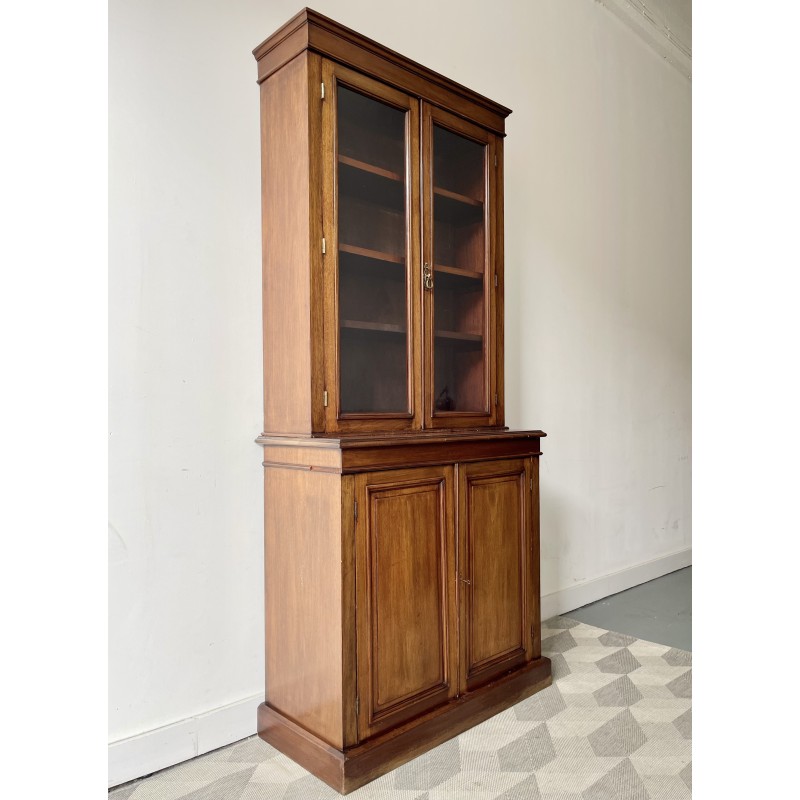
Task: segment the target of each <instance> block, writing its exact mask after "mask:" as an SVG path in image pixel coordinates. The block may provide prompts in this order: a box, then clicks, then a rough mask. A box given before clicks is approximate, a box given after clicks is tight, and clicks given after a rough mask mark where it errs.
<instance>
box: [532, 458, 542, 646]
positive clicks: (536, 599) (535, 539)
mask: <svg viewBox="0 0 800 800" xmlns="http://www.w3.org/2000/svg"><path fill="white" fill-rule="evenodd" d="M529 469H530V475H531V479H532V481H533V489H532V490H531V585H532V588H531V595H530V604H531V608H530V614H531V625H532V630H533V637H532V641H533V650H532V655H533V658H539V657H540V656H541V655H542V600H541V597H542V588H541V578H542V571H541V569H540V566H539V565H540V563H541V562H540V560H539V559H540V540H539V459H538V457H532V458H531V459H530V464H529Z"/></svg>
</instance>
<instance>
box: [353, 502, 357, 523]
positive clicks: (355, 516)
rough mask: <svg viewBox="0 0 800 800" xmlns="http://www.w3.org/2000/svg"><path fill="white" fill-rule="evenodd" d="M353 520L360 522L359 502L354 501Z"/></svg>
mask: <svg viewBox="0 0 800 800" xmlns="http://www.w3.org/2000/svg"><path fill="white" fill-rule="evenodd" d="M353 519H355V520H356V522H358V500H353Z"/></svg>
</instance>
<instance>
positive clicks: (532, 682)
mask: <svg viewBox="0 0 800 800" xmlns="http://www.w3.org/2000/svg"><path fill="white" fill-rule="evenodd" d="M551 683H552V676H551V666H550V659H549V658H539V659H536V660H534V661H531V662H529V663H528V664H526V665H525V666H524V667H521V668H520V669H517V670H514V671H512V672H510V673H509V674H507V675H503V676H502V677H500V678H498V679H497V680H496V681H493V682H491V683H489V684H487V685H485V686H482V687H481V688H480V689H477V690H476V691H474V692H469V693H467V694H464V695H461V696H460V697H457V698H454V699H453V700H451V701H449V702H448V703H447V704H445V705H444V706H440V707H439V708H436V709H434V710H432V711H430V712H428V713H427V714H424V715H423V716H421V717H417V718H416V719H414V720H412V721H410V722H408V723H407V724H405V725H402V726H399V727H397V728H393V729H392V730H390V731H387V732H385V733H383V734H379V735H377V736H375V737H373V738H372V739H369V740H368V741H366V742H364V743H363V744H360V745H357V746H356V747H351V748H347V749H346V750H344V751H342V750H337V749H335V748H332V747H330V746H329V745H327V744H326V743H325V742H324V741H322V740H320V739H318V738H317V737H315V736H313V735H311V734H309V732H308V731H306V730H304V729H303V728H302V727H300V726H299V725H296V724H294V723H293V722H292V721H291V720H289V719H286V718H285V717H283V716H282V715H281V714H280V713H279V712H277V711H275V710H274V709H272V708H270V707H269V706H268V705H267V704H265V703H262V704H261V705H260V706H259V707H258V734H259V736H260V737H261V738H262V739H264V741H266V742H268V743H269V744H271V745H272V746H273V747H275V748H277V749H278V750H280V751H281V752H282V753H286V754H287V755H288V756H289V757H290V758H292V759H293V760H294V761H296V762H297V763H298V764H300V765H301V766H303V767H305V768H306V769H308V770H309V771H310V772H313V773H314V774H315V775H316V776H317V777H318V778H320V780H322V781H324V782H325V783H327V784H328V785H329V786H331V787H333V788H334V789H336V791H338V792H340V793H341V794H348V793H349V792H352V791H354V790H355V789H358V788H359V787H360V786H363V785H364V784H366V783H369V782H370V781H372V780H374V779H375V778H378V777H380V776H381V775H384V774H386V773H387V772H389V771H391V770H393V769H396V768H397V767H399V766H401V765H402V764H405V763H406V762H407V761H409V760H410V759H412V758H415V757H416V756H418V755H421V754H422V753H425V752H426V751H428V750H430V749H431V748H433V747H436V746H437V745H440V744H442V743H443V742H446V741H448V740H449V739H452V738H453V737H454V736H457V735H458V734H460V733H463V732H464V731H466V730H468V729H469V728H472V727H473V726H475V725H478V724H479V723H481V722H483V721H484V720H487V719H489V717H492V716H494V715H495V714H498V713H500V712H501V711H504V710H505V709H507V708H510V707H511V706H512V705H514V704H516V703H519V702H520V701H522V700H524V699H525V698H526V697H530V696H531V695H532V694H535V693H536V692H538V691H541V690H542V689H545V688H546V687H548V686H550V684H551Z"/></svg>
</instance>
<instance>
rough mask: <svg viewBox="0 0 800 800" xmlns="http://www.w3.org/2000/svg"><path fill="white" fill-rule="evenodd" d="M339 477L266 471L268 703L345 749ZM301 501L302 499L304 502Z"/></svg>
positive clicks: (307, 472)
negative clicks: (335, 566)
mask: <svg viewBox="0 0 800 800" xmlns="http://www.w3.org/2000/svg"><path fill="white" fill-rule="evenodd" d="M341 481H342V478H341V476H339V475H335V474H330V473H326V472H315V471H311V470H298V469H280V468H273V469H266V470H264V507H265V514H264V560H265V564H266V574H265V579H264V580H265V612H266V635H265V640H266V641H265V645H266V673H267V702H268V703H269V704H270V705H271V706H272V707H273V708H275V709H276V710H278V711H280V712H281V714H283V715H284V716H285V717H287V718H289V719H291V720H294V721H295V722H296V723H297V724H298V725H301V726H302V727H304V728H305V729H307V730H308V731H310V732H312V733H313V734H314V735H315V736H317V737H318V738H320V739H322V740H324V741H325V742H327V743H328V744H331V745H334V746H335V747H339V748H341V747H342V746H343V745H344V733H343V727H342V715H343V681H342V675H343V662H342V641H343V636H344V631H343V626H342V609H343V607H345V603H344V600H343V596H342V594H343V590H342V572H341V568H339V569H334V568H333V566H334V565H337V566H338V565H340V564H341V563H342V555H343V552H342V523H341V520H342V505H341ZM300 498H303V500H302V501H300Z"/></svg>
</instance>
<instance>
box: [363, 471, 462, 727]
mask: <svg viewBox="0 0 800 800" xmlns="http://www.w3.org/2000/svg"><path fill="white" fill-rule="evenodd" d="M452 474H453V473H452V467H433V468H423V469H415V470H397V471H392V472H385V473H376V474H369V475H359V476H357V477H356V498H357V501H358V503H359V512H358V521H357V526H356V528H357V541H356V571H357V576H356V581H357V591H358V597H357V600H356V617H357V637H358V643H357V648H358V687H359V688H358V693H359V715H358V717H359V719H358V727H359V738H360V739H364V738H367V737H369V736H371V735H373V734H375V733H377V732H379V731H381V730H384V729H386V728H388V727H392V726H395V725H397V724H400V723H401V722H403V721H405V720H407V719H410V718H412V717H414V716H417V715H418V714H420V713H422V712H423V711H426V710H428V709H429V708H432V707H434V706H436V705H439V704H441V703H443V702H446V701H447V700H448V699H449V698H450V697H453V696H454V695H455V692H456V688H457V681H456V680H455V679H454V676H455V674H456V669H455V659H456V648H455V638H456V636H455V589H454V585H455V569H454V562H455V549H454V538H455V537H454V526H453V480H452Z"/></svg>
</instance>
